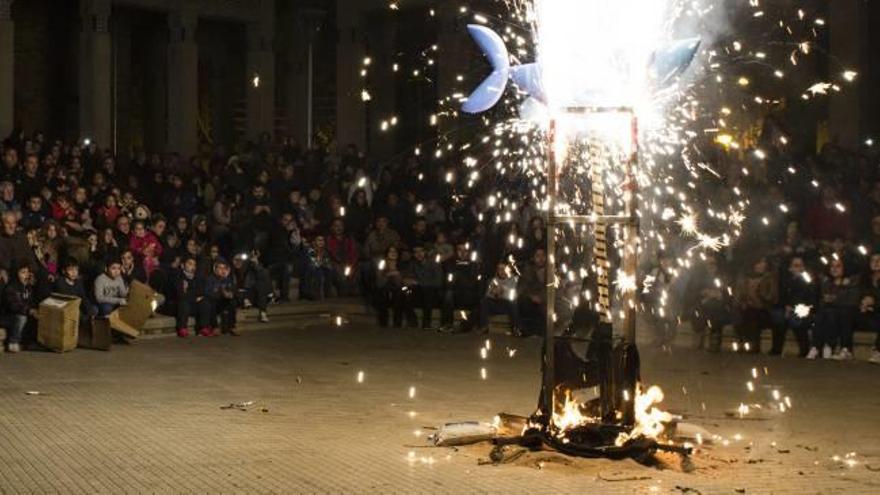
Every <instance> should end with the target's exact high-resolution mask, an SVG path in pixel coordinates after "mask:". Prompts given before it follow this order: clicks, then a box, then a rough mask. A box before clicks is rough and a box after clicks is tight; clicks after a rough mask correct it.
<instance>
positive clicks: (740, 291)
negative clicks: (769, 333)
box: [734, 256, 778, 353]
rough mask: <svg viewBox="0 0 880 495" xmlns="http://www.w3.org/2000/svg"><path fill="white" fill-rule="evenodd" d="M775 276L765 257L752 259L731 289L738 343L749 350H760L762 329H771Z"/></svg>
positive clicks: (775, 295) (776, 291)
mask: <svg viewBox="0 0 880 495" xmlns="http://www.w3.org/2000/svg"><path fill="white" fill-rule="evenodd" d="M777 285H778V284H777V281H776V277H775V276H774V274H773V271H772V270H770V264H769V263H767V258H764V257H763V256H762V257H760V258H758V259H757V260H755V261H754V262H753V263H752V265H751V269H750V270H749V272H748V273H747V274H745V275H744V276H743V277H741V278H740V279H739V281H738V283H737V285H736V289H735V290H734V296H735V297H736V302H737V306H738V308H739V324H738V325H737V334H738V335H739V341H740V344H742V345H743V347H744V348H745V349H746V351H748V352H752V353H759V352H761V330H764V329H765V328H772V327H773V322H772V321H771V318H770V309H771V308H772V307H773V305H774V304H776V300H777V297H778V288H777Z"/></svg>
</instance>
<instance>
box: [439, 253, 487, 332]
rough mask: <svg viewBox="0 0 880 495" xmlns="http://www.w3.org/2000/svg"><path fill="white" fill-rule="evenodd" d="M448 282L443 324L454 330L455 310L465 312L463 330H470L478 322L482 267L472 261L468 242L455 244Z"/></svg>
mask: <svg viewBox="0 0 880 495" xmlns="http://www.w3.org/2000/svg"><path fill="white" fill-rule="evenodd" d="M446 274H447V276H446V284H445V287H444V295H443V312H442V314H441V315H440V317H441V322H440V323H441V325H442V326H443V327H444V328H445V329H446V330H447V331H452V330H453V328H452V327H453V322H454V318H455V311H456V310H460V311H462V312H463V313H464V322H463V323H462V325H461V328H460V330H461V331H466V332H467V331H470V330H472V329H473V327H474V325H476V324H477V322H476V319H477V315H478V312H477V311H478V308H479V305H480V295H481V292H482V291H481V290H480V267H479V264H478V263H476V262H474V261H471V254H470V252H469V251H468V246H467V244H466V243H459V244H458V245H456V246H455V259H454V260H451V261H450V262H449V263H448V264H447V268H446Z"/></svg>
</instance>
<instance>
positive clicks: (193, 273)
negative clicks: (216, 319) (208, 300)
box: [174, 257, 210, 338]
mask: <svg viewBox="0 0 880 495" xmlns="http://www.w3.org/2000/svg"><path fill="white" fill-rule="evenodd" d="M196 266H197V264H196V260H195V258H193V257H187V258H186V259H185V260H183V262H182V263H181V265H180V270H178V272H177V276H176V277H175V281H174V294H175V297H174V301H175V303H176V306H177V307H176V308H175V309H176V311H175V328H177V336H178V337H180V338H186V337H189V319H190V317H192V316H194V317H196V328H200V329H204V328H206V327H208V326H209V321H208V318H209V317H210V314H209V311H208V310H209V309H210V307H209V306H207V305H204V304H202V301H203V300H204V299H205V280H204V278H203V277H201V276H200V275H199V273H198V270H196Z"/></svg>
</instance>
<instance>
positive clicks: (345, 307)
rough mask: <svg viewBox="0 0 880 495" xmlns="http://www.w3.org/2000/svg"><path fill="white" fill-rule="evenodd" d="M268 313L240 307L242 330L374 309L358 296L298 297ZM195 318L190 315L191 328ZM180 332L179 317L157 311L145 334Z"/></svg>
mask: <svg viewBox="0 0 880 495" xmlns="http://www.w3.org/2000/svg"><path fill="white" fill-rule="evenodd" d="M267 313H268V315H269V320H270V322H269V323H260V322H259V312H258V311H257V310H256V309H255V308H249V309H241V310H239V311H238V323H239V327H240V328H241V329H242V330H248V329H251V328H270V326H271V327H274V326H278V325H284V324H286V323H288V322H290V320H293V319H297V318H317V320H316V321H321V320H320V318H326V320H327V321H331V320H332V319H334V318H335V317H337V316H341V317H342V318H343V319H346V320H347V319H351V318H358V319H361V318H371V317H372V315H371V313H370V311H369V310H368V309H367V308H366V307H365V306H364V304H363V303H361V302H360V301H359V300H357V299H348V298H345V299H326V300H324V301H296V302H289V303H279V304H272V305H270V306H269V308H268V310H267ZM194 325H195V321H194V319H193V318H190V324H189V326H190V328H193V327H194ZM176 332H177V329H176V328H175V319H174V317H171V316H166V315H161V314H155V315H153V316H152V317H151V318H150V319H149V320H147V323H146V324H145V325H144V328H143V329H142V335H143V336H144V337H150V336H161V335H170V334H174V333H176Z"/></svg>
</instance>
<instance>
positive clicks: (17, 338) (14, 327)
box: [0, 264, 39, 353]
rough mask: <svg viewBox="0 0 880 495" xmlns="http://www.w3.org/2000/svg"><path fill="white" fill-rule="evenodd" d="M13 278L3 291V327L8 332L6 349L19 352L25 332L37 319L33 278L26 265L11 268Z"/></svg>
mask: <svg viewBox="0 0 880 495" xmlns="http://www.w3.org/2000/svg"><path fill="white" fill-rule="evenodd" d="M11 273H12V274H13V278H12V279H11V280H10V281H9V283H8V284H7V285H6V288H4V289H3V312H2V315H3V317H2V319H0V321H2V322H3V326H4V327H6V329H7V330H8V331H9V335H8V336H7V339H6V340H7V349H8V350H9V352H12V353H15V352H19V351H20V350H21V343H22V339H23V337H24V333H25V330H26V329H27V328H29V327H30V328H32V327H33V326H34V324H35V323H36V321H37V318H38V317H39V315H38V313H37V304H38V302H37V300H36V296H35V295H34V276H33V273H31V269H30V267H29V266H28V265H27V264H22V265H16V266H13V270H11Z"/></svg>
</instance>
